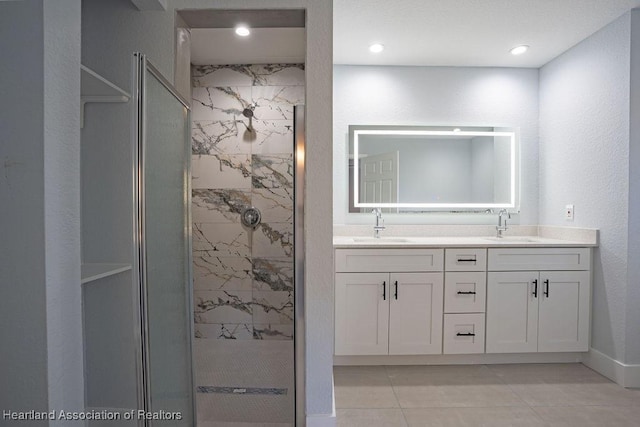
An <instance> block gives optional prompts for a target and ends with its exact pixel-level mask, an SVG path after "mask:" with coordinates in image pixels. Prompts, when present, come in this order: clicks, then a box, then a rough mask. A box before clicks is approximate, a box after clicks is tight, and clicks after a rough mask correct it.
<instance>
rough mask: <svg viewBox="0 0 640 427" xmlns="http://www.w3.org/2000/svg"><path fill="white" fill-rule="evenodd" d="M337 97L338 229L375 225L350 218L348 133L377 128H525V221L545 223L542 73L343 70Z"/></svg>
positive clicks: (338, 72) (335, 215)
mask: <svg viewBox="0 0 640 427" xmlns="http://www.w3.org/2000/svg"><path fill="white" fill-rule="evenodd" d="M333 93H334V111H333V117H334V127H333V155H334V158H333V165H334V188H333V206H334V211H333V222H334V224H348V223H351V224H354V223H366V224H369V223H370V222H371V219H370V218H369V216H368V215H363V214H347V209H348V208H347V197H348V193H347V188H348V187H347V183H348V175H347V173H348V167H347V160H346V159H347V155H348V140H349V135H348V126H349V125H371V124H378V125H458V126H472V125H475V126H499V127H519V128H520V146H521V159H522V167H521V176H522V181H521V189H522V198H521V200H522V203H521V208H522V213H521V215H520V219H519V221H520V223H521V224H536V223H537V222H538V143H537V141H538V70H534V69H515V68H465V67H458V68H455V67H389V66H355V65H336V66H334V91H333ZM475 217H476V219H478V218H479V217H480V216H479V215H476V216H475ZM432 218H433V216H421V217H418V216H412V219H411V220H412V221H422V222H424V223H428V222H429V221H432V220H433V219H432ZM456 218H461V217H456ZM484 218H485V219H483V220H485V221H490V223H491V224H493V223H494V222H495V217H494V216H490V217H489V216H486V217H484ZM456 220H457V219H453V220H452V221H456ZM465 220H466V219H465ZM389 221H393V220H389V219H388V220H387V222H388V223H390V222H389Z"/></svg>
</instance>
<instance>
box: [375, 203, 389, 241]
mask: <svg viewBox="0 0 640 427" xmlns="http://www.w3.org/2000/svg"><path fill="white" fill-rule="evenodd" d="M371 213H374V214H376V225H374V226H373V237H375V238H376V239H379V238H380V231H382V230H384V229H386V228H387V227H385V226H384V219H382V210H381V209H380V208H375V209H374V210H372V211H371ZM380 222H382V225H380Z"/></svg>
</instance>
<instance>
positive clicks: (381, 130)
mask: <svg viewBox="0 0 640 427" xmlns="http://www.w3.org/2000/svg"><path fill="white" fill-rule="evenodd" d="M456 128H458V129H460V130H459V131H454V130H451V129H456ZM496 128H498V129H501V130H497V131H496V130H495V129H496ZM486 129H494V130H493V131H488V130H486ZM518 134H519V132H518V129H517V128H506V127H505V128H503V127H497V126H473V127H471V126H446V127H445V126H381V125H372V126H364V125H350V126H349V151H350V152H349V157H351V156H353V157H352V158H353V159H354V162H353V184H354V185H353V187H354V188H353V198H354V200H353V202H354V207H355V208H413V209H416V208H418V209H424V211H449V212H475V211H482V210H488V209H510V210H515V211H519V210H520V176H519V173H520V155H519V138H518ZM361 135H435V136H438V135H440V136H456V135H457V136H462V135H464V136H507V137H509V138H510V139H511V140H510V149H511V153H510V159H511V165H510V176H511V185H510V187H511V188H510V201H509V202H508V203H361V202H359V201H358V197H359V194H360V193H359V179H358V176H359V162H358V161H356V160H357V159H359V152H358V146H359V142H360V141H359V139H360V136H361ZM402 213H404V212H402ZM406 213H419V212H406Z"/></svg>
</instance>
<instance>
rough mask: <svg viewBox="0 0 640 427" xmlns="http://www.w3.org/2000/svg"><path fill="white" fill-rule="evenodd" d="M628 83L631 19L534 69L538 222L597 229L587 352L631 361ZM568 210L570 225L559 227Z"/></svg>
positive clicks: (635, 357)
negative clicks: (537, 117)
mask: <svg viewBox="0 0 640 427" xmlns="http://www.w3.org/2000/svg"><path fill="white" fill-rule="evenodd" d="M636 79H637V78H636ZM630 82H631V75H630V14H626V15H624V16H622V17H621V18H619V19H617V20H616V21H614V22H613V23H611V24H610V25H608V26H606V27H605V28H603V29H601V30H600V31H598V32H597V33H595V34H594V35H592V36H591V37H589V38H588V39H586V40H584V41H582V42H581V43H580V44H578V45H577V46H575V47H573V48H572V49H570V50H569V51H567V52H565V53H564V54H563V55H561V56H559V57H558V58H556V59H555V60H553V61H551V62H550V63H548V64H547V65H545V66H544V67H542V69H541V70H540V223H541V224H546V225H571V226H577V227H593V228H599V229H600V246H599V248H597V249H596V250H595V256H594V265H593V268H594V274H593V312H592V313H593V315H592V342H591V346H592V347H593V348H594V349H596V350H598V351H600V352H602V353H604V354H606V355H608V356H610V357H613V358H614V359H616V360H618V361H623V362H624V361H626V360H635V362H638V357H640V352H637V349H638V343H637V342H636V343H633V344H632V343H631V342H629V340H627V339H626V336H625V335H626V333H627V326H631V325H629V324H627V322H628V319H627V315H628V313H629V311H628V310H627V285H628V281H629V277H628V275H627V268H628V266H629V265H628V262H629V261H631V262H633V263H635V264H637V260H636V259H634V260H628V255H629V254H628V241H629V231H630V228H629V226H628V221H629V219H630V218H629V208H630V206H629V161H630V158H629V142H630V140H629V126H630V90H631V86H630ZM568 203H572V204H574V205H575V221H574V222H566V221H565V220H564V216H563V210H564V206H565V205H566V204H568ZM637 238H638V236H637V235H636V236H635V239H637ZM635 255H637V253H636V254H635ZM634 280H636V279H634ZM635 286H637V281H636V285H635ZM636 301H637V300H636ZM629 308H631V307H629ZM634 310H636V311H637V306H636V307H635V308H633V309H632V310H631V311H634ZM634 327H635V334H636V336H637V333H638V332H637V331H638V329H640V324H639V323H635V324H634ZM629 346H633V347H634V348H635V349H636V350H635V351H634V354H633V355H632V354H629V352H628V350H629V349H630V348H631V347H629ZM625 347H628V348H625ZM625 352H627V353H626V355H625ZM632 356H633V357H632Z"/></svg>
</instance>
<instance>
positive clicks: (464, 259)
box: [458, 258, 476, 262]
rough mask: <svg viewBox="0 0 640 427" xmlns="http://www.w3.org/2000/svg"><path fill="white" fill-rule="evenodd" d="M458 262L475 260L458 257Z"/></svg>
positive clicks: (473, 260)
mask: <svg viewBox="0 0 640 427" xmlns="http://www.w3.org/2000/svg"><path fill="white" fill-rule="evenodd" d="M458 262H476V259H475V258H458Z"/></svg>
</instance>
